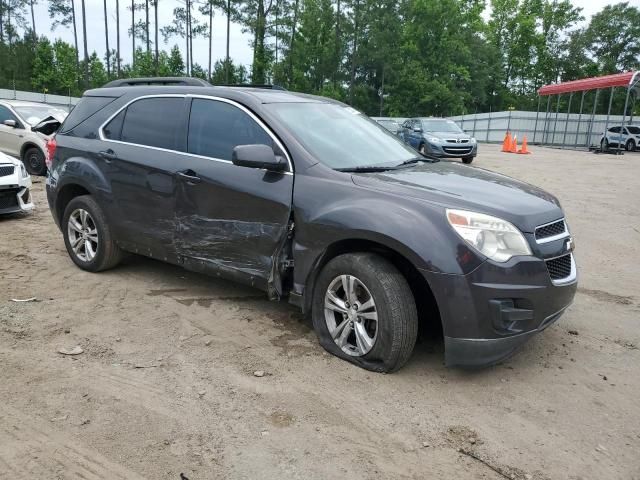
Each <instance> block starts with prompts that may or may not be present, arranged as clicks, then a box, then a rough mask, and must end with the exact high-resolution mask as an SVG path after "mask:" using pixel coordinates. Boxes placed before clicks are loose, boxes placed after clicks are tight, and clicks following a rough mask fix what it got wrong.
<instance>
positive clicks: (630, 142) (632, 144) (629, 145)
mask: <svg viewBox="0 0 640 480" xmlns="http://www.w3.org/2000/svg"><path fill="white" fill-rule="evenodd" d="M624 148H625V149H626V150H627V152H635V151H636V142H634V141H633V140H632V139H629V140H627V143H626V144H625V146H624Z"/></svg>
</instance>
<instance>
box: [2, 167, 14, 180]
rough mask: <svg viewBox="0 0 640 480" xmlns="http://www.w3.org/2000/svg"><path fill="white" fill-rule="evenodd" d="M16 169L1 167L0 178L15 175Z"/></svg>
mask: <svg viewBox="0 0 640 480" xmlns="http://www.w3.org/2000/svg"><path fill="white" fill-rule="evenodd" d="M15 168H16V167H14V166H13V165H0V177H6V176H9V175H13V172H14V171H15Z"/></svg>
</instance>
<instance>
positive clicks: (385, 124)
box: [378, 120, 398, 130]
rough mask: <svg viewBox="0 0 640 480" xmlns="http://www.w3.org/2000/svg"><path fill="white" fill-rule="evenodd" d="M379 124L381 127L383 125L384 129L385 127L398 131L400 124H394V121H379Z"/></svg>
mask: <svg viewBox="0 0 640 480" xmlns="http://www.w3.org/2000/svg"><path fill="white" fill-rule="evenodd" d="M378 123H379V124H380V125H382V126H383V127H385V128H386V129H388V130H391V129H393V130H397V129H398V124H397V123H396V122H394V121H393V120H378Z"/></svg>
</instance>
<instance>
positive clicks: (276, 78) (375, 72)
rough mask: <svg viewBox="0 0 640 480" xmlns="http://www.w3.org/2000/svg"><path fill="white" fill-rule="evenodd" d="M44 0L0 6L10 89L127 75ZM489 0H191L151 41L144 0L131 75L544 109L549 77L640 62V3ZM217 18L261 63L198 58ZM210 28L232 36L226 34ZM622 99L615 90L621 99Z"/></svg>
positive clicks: (65, 9) (370, 103)
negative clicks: (44, 33)
mask: <svg viewBox="0 0 640 480" xmlns="http://www.w3.org/2000/svg"><path fill="white" fill-rule="evenodd" d="M32 1H35V0H0V87H9V88H12V87H13V86H14V85H15V86H16V88H20V89H30V88H31V89H35V90H44V89H47V90H48V91H49V92H51V93H62V94H68V93H71V94H74V95H78V94H80V93H81V88H80V86H82V87H84V86H85V85H87V86H90V87H95V86H100V85H101V84H103V83H105V82H107V81H108V80H109V79H110V78H113V77H115V76H117V75H118V74H117V72H118V68H117V64H118V59H117V52H116V51H115V50H111V51H110V52H109V55H106V53H105V54H101V55H98V53H94V54H92V55H91V56H90V57H89V58H88V59H87V60H86V61H83V62H78V60H77V55H78V43H77V36H76V35H74V46H72V45H69V44H68V43H65V42H62V41H60V40H57V41H55V42H53V43H52V41H51V40H47V38H45V37H39V38H36V36H35V35H34V34H33V26H34V25H33V23H34V22H32V21H30V20H25V18H27V17H28V16H29V8H30V6H31V2H32ZM174 1H175V0H174ZM47 2H48V3H47V6H48V10H49V15H50V17H51V20H52V23H51V28H52V29H55V28H56V27H60V26H62V27H68V28H74V32H75V30H77V28H76V23H77V22H78V21H79V22H80V23H79V24H78V25H79V26H80V27H83V23H82V17H80V18H79V19H78V18H77V16H78V13H80V15H81V11H79V10H76V9H74V5H75V4H74V2H73V1H72V0H47ZM486 2H487V0H399V1H398V0H395V1H394V0H231V1H230V0H184V1H182V2H179V3H177V4H174V6H175V8H174V11H173V13H174V15H173V18H172V19H171V22H169V23H168V24H167V23H165V24H164V25H156V24H155V23H156V22H154V25H153V38H149V36H150V31H151V28H150V26H149V25H148V24H147V22H146V9H147V5H149V6H150V7H155V5H156V2H155V0H149V1H148V2H147V0H133V2H132V3H131V5H133V12H132V13H135V12H138V13H136V16H135V17H133V16H132V18H131V19H130V20H131V21H132V22H133V25H134V26H133V28H132V29H131V28H129V36H130V40H131V43H132V44H133V43H135V44H136V47H137V48H135V53H134V56H133V61H132V62H131V64H130V65H125V64H124V63H123V62H122V59H120V62H119V63H120V64H121V65H120V66H121V68H120V76H122V77H128V76H133V77H138V76H153V75H161V76H168V75H171V76H180V75H192V76H197V77H201V78H207V77H209V76H210V77H211V78H210V81H211V82H212V83H216V84H226V83H249V82H252V83H255V84H259V83H270V82H271V83H276V84H280V85H283V86H285V87H287V88H289V89H291V90H296V91H302V92H308V93H313V94H320V95H325V96H329V97H333V98H336V99H339V100H342V101H345V102H348V103H350V104H352V105H353V106H355V107H356V108H358V109H360V110H362V111H364V112H366V113H368V114H376V115H378V114H381V115H398V116H408V115H455V114H460V113H469V112H482V111H489V110H503V109H506V108H508V107H515V108H522V109H530V108H535V104H536V103H537V97H536V91H537V89H538V88H539V87H540V86H542V85H544V84H547V83H552V82H558V81H563V80H573V79H577V78H582V77H586V76H595V75H600V74H608V73H615V72H619V71H623V70H629V69H637V68H640V9H639V8H638V7H636V6H632V5H631V4H630V3H629V2H623V3H617V4H614V5H609V6H606V7H604V8H603V9H602V10H601V11H600V12H599V13H597V14H596V15H594V16H593V17H592V18H591V19H590V20H589V21H588V22H585V21H584V18H583V16H582V12H581V9H580V8H579V7H576V6H575V5H577V4H578V3H577V2H576V0H488V2H489V5H487V3H486ZM76 3H77V4H78V5H81V4H82V2H78V1H77V0H76ZM99 3H100V2H99ZM129 3H130V0H127V2H124V3H123V5H125V6H127V5H128V4H129ZM487 7H488V8H487ZM92 8H93V7H92ZM127 8H131V7H127ZM102 9H103V3H101V4H100V10H99V11H98V12H93V11H91V8H90V9H89V11H88V14H89V15H93V14H94V13H96V14H98V13H99V14H100V15H104V12H103V10H102ZM80 10H81V9H80ZM154 13H155V11H154ZM215 14H219V15H221V16H222V17H223V18H225V19H226V18H229V20H230V21H233V22H236V23H240V24H241V25H242V26H243V28H244V31H245V32H248V33H249V34H250V47H251V48H252V50H253V58H252V60H251V63H250V65H239V64H237V63H235V62H234V61H233V60H232V59H228V60H227V53H226V51H227V47H228V46H225V47H223V49H224V50H223V49H221V50H223V51H214V50H212V49H211V48H209V49H208V58H207V60H206V61H205V62H203V65H199V64H197V63H196V62H195V61H194V56H193V37H195V36H198V35H202V36H205V37H208V36H209V35H210V29H211V28H212V23H210V22H211V19H212V18H213V15H215ZM40 30H41V28H39V31H40ZM156 31H159V32H161V33H162V35H163V37H164V40H165V44H166V43H168V42H169V41H172V42H173V41H175V40H178V45H179V46H178V45H176V46H174V47H173V48H171V49H170V50H169V51H162V50H161V49H159V48H158V45H157V42H156ZM75 33H77V32H75ZM211 33H213V34H215V35H220V36H223V35H224V36H226V28H225V29H224V31H217V32H213V31H212V32H211ZM180 39H181V40H180ZM104 43H105V47H106V42H104ZM147 44H148V45H149V47H148V48H147ZM151 45H153V46H154V48H153V49H152V48H151ZM156 48H157V50H156ZM83 50H84V49H83ZM83 53H84V52H83ZM183 54H184V57H183ZM83 56H84V55H83ZM107 61H108V62H109V63H108V65H107V63H106V62H107ZM85 67H86V70H85ZM106 72H113V74H112V75H111V76H110V75H108V74H107V73H106ZM623 100H624V98H622V100H621V99H619V98H618V97H616V98H614V104H615V105H617V104H618V103H620V102H621V101H623ZM566 101H567V99H565V98H563V99H562V105H561V106H562V108H565V103H566ZM590 101H592V100H590V99H589V98H587V100H586V104H587V105H588V104H589V102H590ZM599 102H600V103H603V104H605V103H607V102H608V96H607V95H601V96H600V98H599Z"/></svg>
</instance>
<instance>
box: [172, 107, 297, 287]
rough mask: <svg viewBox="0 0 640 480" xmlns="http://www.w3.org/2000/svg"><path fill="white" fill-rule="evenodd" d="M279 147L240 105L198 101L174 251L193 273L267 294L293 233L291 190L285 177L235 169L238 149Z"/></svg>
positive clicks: (182, 179) (289, 177)
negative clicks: (279, 257)
mask: <svg viewBox="0 0 640 480" xmlns="http://www.w3.org/2000/svg"><path fill="white" fill-rule="evenodd" d="M250 144H266V145H269V146H271V147H273V148H274V151H275V152H276V154H279V155H283V156H285V155H286V154H285V152H284V149H283V147H282V145H281V144H280V143H279V142H278V141H277V140H276V139H275V137H274V136H273V135H272V134H271V132H270V131H269V130H268V129H267V128H266V127H265V125H264V124H263V123H262V122H261V121H260V120H259V119H258V118H257V117H256V116H255V115H254V114H253V113H251V112H250V111H249V110H247V109H246V108H244V107H243V106H241V105H239V104H236V103H234V102H230V101H228V100H225V99H211V98H193V100H192V103H191V108H190V118H189V132H188V142H187V151H188V153H189V155H186V156H184V157H183V158H182V164H181V166H180V173H179V174H178V183H177V196H176V217H177V218H176V220H177V228H176V232H175V235H176V240H175V243H176V248H177V253H178V255H179V256H180V259H181V261H182V262H183V263H184V265H185V266H186V267H188V268H191V269H195V270H202V271H205V272H207V273H214V274H223V275H225V276H229V277H231V278H234V279H236V280H239V281H243V282H245V283H249V284H252V285H255V286H257V287H259V288H263V289H267V287H268V285H269V284H270V282H269V280H270V278H271V277H272V275H273V272H274V271H275V269H274V267H275V266H276V265H275V264H274V262H275V258H276V256H277V252H278V250H279V248H280V247H281V246H282V244H283V243H284V240H285V238H286V236H287V232H288V223H289V217H290V213H291V201H292V193H293V172H292V169H291V165H289V169H288V171H286V172H268V171H265V170H260V169H255V168H247V167H238V166H235V165H233V164H232V163H231V152H232V151H233V148H234V147H236V146H237V145H250Z"/></svg>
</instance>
